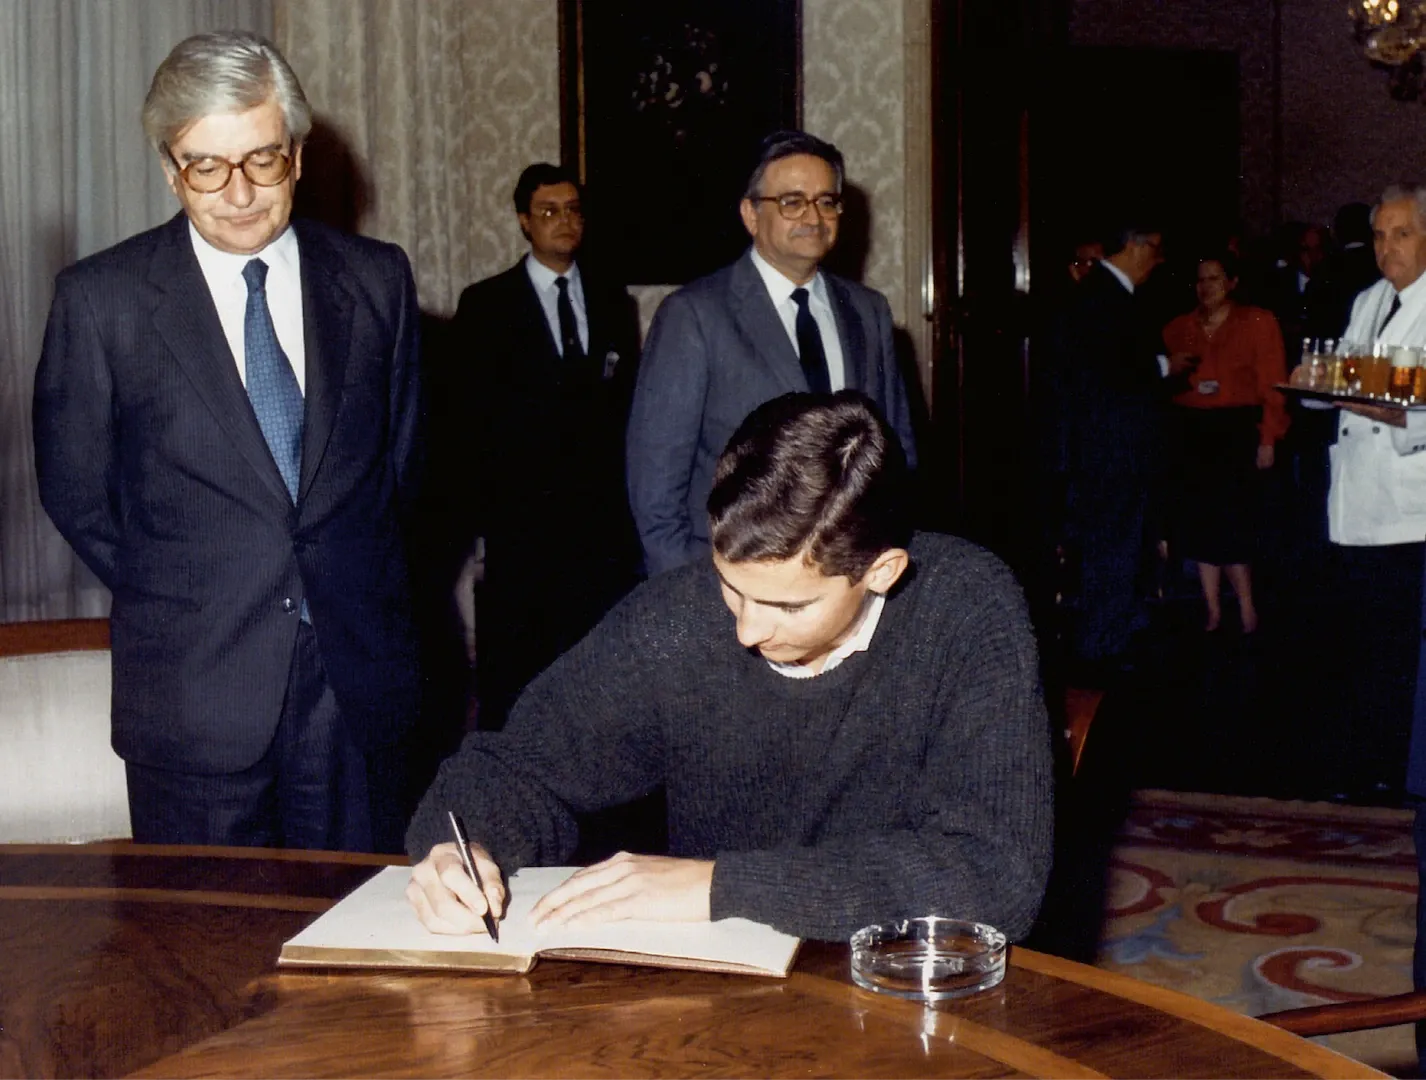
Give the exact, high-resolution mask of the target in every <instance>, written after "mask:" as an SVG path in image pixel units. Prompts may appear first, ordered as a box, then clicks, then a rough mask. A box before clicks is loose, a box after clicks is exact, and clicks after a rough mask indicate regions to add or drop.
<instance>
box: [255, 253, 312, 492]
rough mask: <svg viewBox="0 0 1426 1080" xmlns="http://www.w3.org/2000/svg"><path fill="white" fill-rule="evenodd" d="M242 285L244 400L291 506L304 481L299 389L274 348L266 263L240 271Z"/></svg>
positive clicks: (283, 357) (282, 355)
mask: <svg viewBox="0 0 1426 1080" xmlns="http://www.w3.org/2000/svg"><path fill="white" fill-rule="evenodd" d="M243 280H244V281H246V282H247V283H248V306H247V311H246V312H245V313H244V314H243V353H244V361H245V363H246V365H247V374H248V398H249V399H250V400H251V401H252V403H253V412H254V413H256V414H257V422H258V427H260V428H262V437H263V438H264V439H266V440H267V448H268V449H269V450H271V451H272V459H273V460H274V461H276V462H277V471H278V472H280V473H281V474H282V482H283V483H284V484H286V485H287V493H288V495H290V496H291V497H292V501H293V502H294V503H295V502H296V501H297V482H298V479H299V478H300V477H301V475H302V388H301V387H300V386H298V385H297V376H296V375H295V374H293V371H292V364H291V363H289V362H288V359H287V354H286V353H284V352H283V351H282V346H281V345H280V344H279V343H278V340H277V331H276V330H275V329H274V328H273V325H272V313H271V312H269V311H268V309H267V289H266V286H265V283H266V281H267V263H265V262H263V261H262V260H261V259H253V260H251V261H250V262H249V263H248V264H247V265H246V266H244V267H243Z"/></svg>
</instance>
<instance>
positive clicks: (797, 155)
mask: <svg viewBox="0 0 1426 1080" xmlns="http://www.w3.org/2000/svg"><path fill="white" fill-rule="evenodd" d="M842 177H843V170H842V155H841V152H840V151H839V150H838V149H837V148H836V147H835V146H833V145H832V144H831V143H828V142H824V141H823V140H821V139H819V138H817V137H816V136H814V135H808V134H806V133H805V132H801V131H781V132H777V133H775V134H772V135H769V136H768V137H767V138H766V139H765V140H763V144H762V148H761V152H760V155H759V159H758V164H757V167H756V168H754V169H753V172H752V175H751V176H750V177H749V179H748V185H747V189H746V191H745V193H744V196H743V199H742V202H741V203H740V205H739V213H740V214H741V216H742V220H743V225H744V226H745V227H746V228H747V230H748V234H749V235H750V236H751V237H752V246H751V247H750V248H749V249H748V251H747V252H746V253H745V254H744V255H743V256H742V257H741V258H739V259H738V260H737V261H736V262H734V263H733V264H732V265H731V266H727V267H725V268H723V269H722V270H719V271H717V272H716V273H713V274H710V275H708V276H707V277H705V278H700V279H699V280H697V281H695V282H693V283H692V284H690V285H687V286H685V287H684V288H682V289H680V290H679V291H678V292H676V293H674V294H673V295H671V296H670V297H668V299H666V300H665V301H664V302H663V304H662V305H661V306H660V307H659V310H658V313H657V315H656V316H655V317H654V322H653V326H652V327H651V328H650V330H649V337H648V340H647V342H646V343H645V345H644V351H643V357H642V359H641V361H640V366H639V376H638V381H637V384H636V386H635V390H634V405H633V411H632V414H631V416H630V419H629V436H628V444H627V457H628V473H629V499H630V504H631V506H632V509H633V511H634V521H635V523H636V524H637V525H638V529H639V538H640V540H641V541H642V543H643V548H644V561H645V566H646V569H647V570H648V571H649V573H650V574H654V573H659V572H661V571H663V570H668V569H672V568H673V567H675V566H680V565H682V564H684V563H687V562H692V561H694V560H695V559H703V558H707V555H708V551H709V544H708V525H707V520H706V515H705V514H704V511H703V508H704V505H705V504H706V502H707V500H708V492H709V491H710V490H711V488H712V485H713V467H714V465H715V463H716V462H717V460H718V455H719V454H720V453H722V450H723V447H724V446H725V445H726V444H727V442H728V439H729V438H730V437H731V436H732V434H733V431H734V429H736V428H737V426H738V424H739V423H741V422H742V420H743V417H745V416H747V415H748V413H750V412H751V411H752V410H753V409H755V408H756V407H757V406H759V405H761V404H762V403H763V402H765V401H768V400H770V399H772V398H775V397H777V396H779V395H780V394H785V393H789V392H796V391H808V390H811V391H820V392H823V393H825V392H827V391H837V390H842V389H850V390H860V391H862V392H863V393H864V394H866V395H867V396H868V397H870V398H871V399H872V400H873V401H874V402H875V403H876V405H877V406H878V407H879V408H880V410H881V412H882V414H883V415H884V416H885V417H886V419H887V421H888V423H889V424H890V425H891V427H892V429H893V431H895V433H896V435H897V436H898V437H899V439H900V441H901V444H902V448H903V449H904V450H905V453H906V458H907V461H908V462H909V463H910V464H911V465H912V467H913V468H914V466H915V463H916V448H915V443H914V440H913V437H912V431H911V411H910V408H909V406H908V403H907V397H906V387H905V384H904V383H903V382H902V377H901V372H900V370H899V368H898V366H897V358H896V352H895V348H894V346H893V342H892V321H891V308H890V306H889V305H888V304H887V302H886V297H884V296H882V295H881V294H880V293H878V292H876V291H874V290H872V289H868V288H866V287H865V286H862V285H858V284H857V283H856V282H853V281H848V280H846V279H845V278H841V277H838V276H837V275H835V274H830V273H828V272H827V271H825V270H823V269H821V268H820V264H821V262H822V260H823V259H824V258H825V257H826V255H827V253H828V252H829V251H831V250H832V245H833V244H834V243H836V240H837V229H838V226H839V224H840V222H841V215H842V206H843V203H842Z"/></svg>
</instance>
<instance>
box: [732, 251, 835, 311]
mask: <svg viewBox="0 0 1426 1080" xmlns="http://www.w3.org/2000/svg"><path fill="white" fill-rule="evenodd" d="M748 250H749V251H750V252H751V253H752V256H753V265H754V266H755V267H757V271H758V276H759V277H760V278H762V279H763V285H764V286H765V287H766V288H767V294H768V296H770V297H772V304H773V307H777V306H778V305H780V304H783V303H785V302H786V301H788V300H790V299H791V298H792V291H793V290H794V289H806V290H807V291H808V292H809V293H810V294H811V296H812V299H813V300H818V301H820V302H821V303H823V304H827V303H828V302H827V284H826V282H824V281H823V280H822V271H821V270H818V271H817V273H815V274H813V275H812V280H811V281H809V282H808V283H807V284H806V285H799V284H797V282H795V281H793V280H792V279H791V278H789V277H788V276H787V275H786V274H784V273H783V272H782V271H781V270H779V269H777V267H775V266H773V265H772V263H770V262H768V261H767V260H766V259H764V258H763V257H762V255H760V254H759V253H758V249H757V248H756V247H752V248H749V249H748ZM828 306H829V307H830V306H831V305H830V304H828Z"/></svg>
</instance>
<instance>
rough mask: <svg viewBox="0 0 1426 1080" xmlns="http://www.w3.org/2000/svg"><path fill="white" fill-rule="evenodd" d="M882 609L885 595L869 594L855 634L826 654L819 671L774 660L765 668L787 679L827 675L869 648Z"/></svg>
mask: <svg viewBox="0 0 1426 1080" xmlns="http://www.w3.org/2000/svg"><path fill="white" fill-rule="evenodd" d="M884 607H886V594H885V593H875V592H874V593H869V594H868V599H867V602H866V608H865V611H864V613H863V615H862V621H861V622H860V623H859V624H858V625H857V629H856V632H855V633H853V634H852V636H851V637H849V638H847V640H846V641H844V642H842V643H841V644H840V645H838V646H837V647H836V648H835V649H833V650H832V651H831V652H830V653H828V654H827V659H826V660H824V661H823V662H822V667H821V669H820V670H818V671H813V670H812V669H811V668H810V667H808V666H807V665H806V664H779V663H778V662H777V661H776V660H769V661H768V662H767V666H768V667H770V668H772V669H773V671H775V672H777V673H778V674H779V675H786V676H787V677H788V678H789V679H814V678H816V677H817V676H818V675H825V674H827V672H829V671H831V670H832V669H833V668H834V667H836V666H837V665H838V664H840V663H841V662H842V661H843V660H845V659H846V658H847V657H849V656H851V655H852V654H853V653H859V652H866V651H867V649H869V648H870V647H871V636H872V634H874V633H876V624H877V623H879V622H880V621H881V609H882V608H884Z"/></svg>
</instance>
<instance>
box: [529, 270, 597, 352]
mask: <svg viewBox="0 0 1426 1080" xmlns="http://www.w3.org/2000/svg"><path fill="white" fill-rule="evenodd" d="M525 273H526V274H528V275H529V276H530V284H531V285H533V286H534V287H535V295H536V296H538V297H539V298H540V307H541V308H543V309H544V312H545V322H547V323H549V325H550V335H551V336H552V337H553V338H554V339H555V351H556V352H558V353H559V354H560V355H561V356H563V355H564V335H562V334H561V333H560V309H559V302H560V289H559V286H558V285H556V284H555V282H556V281H557V280H558V279H559V277H560V275H559V274H557V273H555V272H554V271H553V270H551V269H550V268H549V267H548V266H546V265H545V264H544V263H542V262H540V260H539V259H537V258H535V257H534V256H533V255H526V256H525ZM564 277H565V279H566V280H567V281H568V282H569V305H570V307H572V308H574V324H575V326H576V327H577V328H578V329H579V344H580V346H581V347H582V348H583V349H584V355H586V356H588V355H589V314H588V312H587V310H586V309H585V306H584V282H583V280H581V278H580V276H579V264H578V263H574V264H573V265H571V266H570V268H569V272H568V273H567V274H565V275H564Z"/></svg>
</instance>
